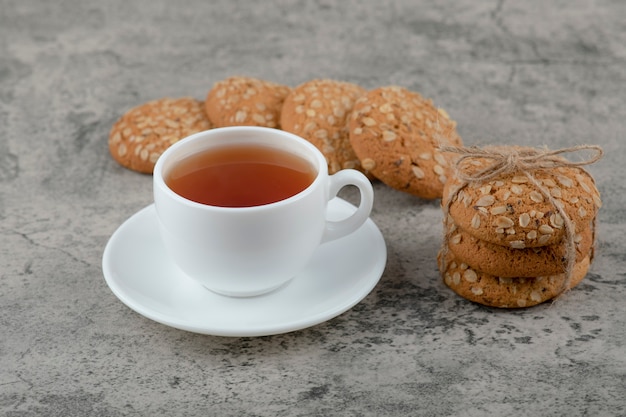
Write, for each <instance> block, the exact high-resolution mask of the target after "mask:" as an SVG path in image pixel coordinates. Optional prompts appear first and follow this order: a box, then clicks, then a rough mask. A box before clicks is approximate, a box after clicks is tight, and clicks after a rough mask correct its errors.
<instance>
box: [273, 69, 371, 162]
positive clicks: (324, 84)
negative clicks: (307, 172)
mask: <svg viewBox="0 0 626 417" xmlns="http://www.w3.org/2000/svg"><path fill="white" fill-rule="evenodd" d="M366 92H367V90H365V89H364V88H362V87H361V86H359V85H357V84H353V83H349V82H343V81H336V80H329V79H315V80H311V81H308V82H305V83H303V84H301V85H299V86H297V87H295V88H293V90H291V93H289V95H288V96H287V98H286V99H285V102H284V103H283V108H282V113H281V117H280V125H281V128H282V129H283V130H286V131H288V132H291V133H294V134H296V135H298V136H301V137H303V138H305V139H306V140H308V141H309V142H311V143H312V144H313V145H315V146H316V147H317V148H318V149H319V150H320V151H321V152H322V154H324V156H325V157H326V160H327V161H328V172H329V173H330V174H334V173H335V172H337V171H339V170H341V169H346V168H353V169H357V170H359V171H363V172H366V170H365V169H363V167H362V166H361V162H360V161H359V158H358V157H357V156H356V154H355V153H354V150H353V149H352V145H350V140H349V138H348V126H347V119H348V116H349V115H350V112H351V111H352V107H353V106H354V102H355V101H356V99H358V98H359V97H360V96H362V95H364V94H365V93H366ZM366 173H367V172H366Z"/></svg>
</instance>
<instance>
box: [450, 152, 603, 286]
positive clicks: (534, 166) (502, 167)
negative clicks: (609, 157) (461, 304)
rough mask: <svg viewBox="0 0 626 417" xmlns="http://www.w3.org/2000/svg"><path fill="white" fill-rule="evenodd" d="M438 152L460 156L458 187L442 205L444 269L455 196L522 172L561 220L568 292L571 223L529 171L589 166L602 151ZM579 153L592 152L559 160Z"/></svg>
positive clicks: (572, 249) (571, 265) (571, 262)
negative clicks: (472, 164) (471, 164)
mask: <svg viewBox="0 0 626 417" xmlns="http://www.w3.org/2000/svg"><path fill="white" fill-rule="evenodd" d="M439 149H440V151H441V152H450V153H455V154H458V155H460V156H459V158H458V159H457V160H456V171H457V177H458V178H459V179H460V180H461V182H460V184H458V185H456V186H455V187H454V188H452V189H451V192H450V193H449V195H448V197H447V202H446V204H444V205H442V208H443V212H444V245H443V247H442V253H441V262H442V263H443V269H444V270H445V263H446V260H445V258H446V253H447V250H448V249H447V248H448V239H449V233H448V232H447V229H448V228H447V226H448V224H447V223H448V216H449V212H450V205H451V204H452V201H453V200H454V199H455V198H456V197H457V195H458V194H459V192H460V191H461V190H462V189H464V188H465V187H467V186H468V185H470V184H482V183H485V182H487V181H490V180H492V179H495V178H498V177H501V176H503V175H506V174H511V173H522V174H524V175H525V176H526V177H527V178H528V180H529V181H530V182H531V183H532V184H533V185H534V186H535V187H536V188H537V190H538V191H539V192H540V193H541V194H542V195H543V197H544V198H545V199H546V200H547V201H548V202H549V203H550V204H551V205H552V206H553V207H554V209H555V211H556V212H557V213H558V214H559V215H560V216H561V218H562V219H563V227H564V228H565V243H566V264H565V280H564V282H563V286H562V291H561V292H564V291H566V290H569V289H570V285H571V280H572V272H573V269H574V265H575V263H576V231H575V228H574V224H573V223H572V220H571V219H570V217H569V216H568V214H567V212H566V211H565V209H564V207H563V204H562V203H561V202H560V201H559V202H557V200H556V199H555V198H554V197H553V196H552V194H551V193H550V191H549V190H548V189H546V188H545V187H544V186H543V185H542V184H541V183H540V182H539V181H538V180H537V179H536V178H535V176H534V175H533V172H535V171H537V170H544V169H554V168H559V167H581V166H585V165H590V164H593V163H595V162H597V161H599V160H600V159H601V158H602V155H603V150H602V148H601V147H599V146H596V145H579V146H574V147H570V148H562V149H557V150H548V149H537V148H513V147H501V146H500V147H495V146H494V147H484V148H479V147H454V146H447V145H444V146H441V147H440V148H439ZM581 151H592V152H593V153H592V154H591V156H589V157H588V158H586V159H581V160H580V161H578V162H576V161H571V160H569V159H566V158H564V157H563V155H564V154H572V153H578V152H581ZM470 159H474V160H478V159H481V160H487V161H489V162H490V163H488V164H487V166H486V167H485V168H482V169H480V170H478V171H477V172H473V173H472V172H468V170H467V169H463V161H465V160H470Z"/></svg>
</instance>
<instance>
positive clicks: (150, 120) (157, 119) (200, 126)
mask: <svg viewBox="0 0 626 417" xmlns="http://www.w3.org/2000/svg"><path fill="white" fill-rule="evenodd" d="M211 127H212V125H211V122H210V121H209V119H208V118H207V117H206V114H205V112H204V105H203V103H202V102H201V101H198V100H196V99H195V98H192V97H182V98H161V99H158V100H153V101H149V102H147V103H144V104H142V105H139V106H137V107H134V108H132V109H130V110H128V111H127V112H126V113H124V114H123V115H122V117H120V119H119V120H117V121H116V122H115V123H114V124H113V127H112V129H111V132H110V134H109V152H110V153H111V156H113V159H115V160H116V161H117V162H118V163H120V164H121V165H122V166H124V167H126V168H129V169H132V170H133V171H138V172H142V173H145V174H151V173H152V171H153V170H154V164H155V163H156V160H157V159H158V158H159V156H161V154H162V153H163V152H164V151H165V150H166V149H167V148H168V147H169V146H170V145H172V144H174V143H175V142H177V141H179V140H180V139H182V138H184V137H187V136H189V135H191V134H193V133H197V132H201V131H203V130H207V129H210V128H211Z"/></svg>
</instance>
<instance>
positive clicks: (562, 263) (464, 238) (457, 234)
mask: <svg viewBox="0 0 626 417" xmlns="http://www.w3.org/2000/svg"><path fill="white" fill-rule="evenodd" d="M447 228H448V231H449V234H448V248H449V250H450V251H451V252H452V253H453V254H454V256H455V258H456V259H457V260H458V261H459V262H462V263H465V264H467V265H469V267H470V268H474V269H479V270H481V271H482V272H485V273H487V274H490V275H495V276H498V277H520V276H523V277H537V276H546V275H557V274H562V273H564V272H565V270H566V268H567V255H568V254H567V244H566V242H565V240H562V241H561V242H558V243H555V244H553V245H548V246H540V247H534V248H525V249H513V248H509V247H506V246H502V245H497V244H494V243H489V242H487V241H485V240H480V239H477V238H475V237H474V236H472V235H470V234H469V233H467V232H465V231H463V230H462V229H458V228H456V227H455V225H452V226H450V225H447ZM574 240H575V246H576V262H580V261H582V260H583V258H585V257H586V256H588V255H589V253H590V251H591V248H592V245H593V240H594V233H593V231H592V229H591V228H588V229H586V230H583V231H582V232H581V233H579V234H577V235H576V237H575V239H574Z"/></svg>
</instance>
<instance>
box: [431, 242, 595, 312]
mask: <svg viewBox="0 0 626 417" xmlns="http://www.w3.org/2000/svg"><path fill="white" fill-rule="evenodd" d="M443 256H444V255H442V254H440V255H439V257H438V261H439V268H440V270H441V275H442V277H443V281H444V283H445V284H446V285H447V286H448V287H449V288H450V289H452V291H454V292H455V293H456V294H458V295H459V296H461V297H463V298H465V299H467V300H470V301H473V302H475V303H479V304H483V305H486V306H490V307H500V308H519V307H531V306H534V305H537V304H541V303H543V302H545V301H548V300H550V299H553V298H555V297H556V296H558V295H559V294H561V292H562V291H563V285H564V284H565V282H566V281H565V280H566V278H567V277H566V276H565V274H557V275H549V276H539V277H533V278H528V277H522V278H503V277H498V276H494V275H490V274H486V273H484V272H481V271H479V270H477V269H473V268H471V267H469V266H468V265H467V264H466V263H463V262H461V261H460V260H458V259H457V258H455V257H454V255H453V254H452V252H450V251H449V252H448V253H447V254H446V255H445V256H446V262H445V269H444V264H443V262H442V260H443ZM589 264H590V258H589V256H587V257H585V258H583V259H582V260H581V261H579V262H577V263H576V264H575V265H574V268H573V271H572V277H571V281H570V288H573V287H574V286H576V285H578V284H579V283H580V282H581V281H582V280H583V278H584V277H585V275H586V274H587V271H588V269H589Z"/></svg>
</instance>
